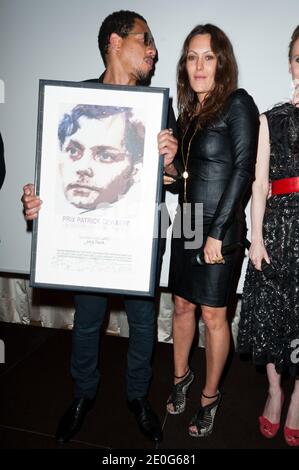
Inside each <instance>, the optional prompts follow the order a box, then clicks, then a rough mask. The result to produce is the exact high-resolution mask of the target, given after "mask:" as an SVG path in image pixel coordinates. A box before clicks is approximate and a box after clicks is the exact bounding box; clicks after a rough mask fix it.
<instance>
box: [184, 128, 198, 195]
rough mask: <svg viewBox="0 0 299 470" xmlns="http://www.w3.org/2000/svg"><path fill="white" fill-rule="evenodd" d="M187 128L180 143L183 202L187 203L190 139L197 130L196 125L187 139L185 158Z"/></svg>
mask: <svg viewBox="0 0 299 470" xmlns="http://www.w3.org/2000/svg"><path fill="white" fill-rule="evenodd" d="M191 122H192V121H191ZM189 128H190V125H189V126H188V127H187V129H186V131H185V133H184V135H183V138H182V143H181V154H182V160H183V165H184V171H183V173H182V177H183V179H184V203H185V204H186V203H187V180H188V178H189V172H188V161H189V156H190V147H191V143H192V140H193V138H194V136H195V134H196V132H197V127H195V131H194V132H193V134H192V136H191V139H190V140H189V143H188V148H187V154H186V158H185V156H184V139H185V137H186V134H187V132H188V130H189Z"/></svg>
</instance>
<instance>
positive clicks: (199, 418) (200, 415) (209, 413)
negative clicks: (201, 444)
mask: <svg viewBox="0 0 299 470" xmlns="http://www.w3.org/2000/svg"><path fill="white" fill-rule="evenodd" d="M201 394H202V396H203V397H205V398H216V400H215V401H213V403H211V404H210V405H206V406H202V405H201V406H200V408H199V410H198V411H197V413H196V415H195V416H194V417H193V418H192V420H191V422H190V424H189V435H190V436H192V437H206V436H209V435H210V434H212V432H213V426H214V420H215V415H216V411H217V408H218V406H219V403H220V400H221V393H220V392H219V391H218V392H217V394H216V395H213V396H211V397H209V396H208V395H205V394H204V393H203V392H201ZM191 426H195V427H196V431H191V430H190V427H191Z"/></svg>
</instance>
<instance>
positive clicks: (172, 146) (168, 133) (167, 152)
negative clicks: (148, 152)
mask: <svg viewBox="0 0 299 470" xmlns="http://www.w3.org/2000/svg"><path fill="white" fill-rule="evenodd" d="M158 149H159V155H163V157H164V168H165V169H166V170H167V167H168V166H169V165H171V164H172V162H173V159H174V157H175V156H176V153H177V151H178V141H177V139H176V138H175V137H174V136H173V131H172V129H164V130H163V131H161V132H159V134H158Z"/></svg>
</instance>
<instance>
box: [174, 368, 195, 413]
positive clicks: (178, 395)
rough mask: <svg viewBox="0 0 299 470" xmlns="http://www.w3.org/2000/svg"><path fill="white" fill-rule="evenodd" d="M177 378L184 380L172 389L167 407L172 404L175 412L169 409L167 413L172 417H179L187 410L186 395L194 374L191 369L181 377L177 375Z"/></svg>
mask: <svg viewBox="0 0 299 470" xmlns="http://www.w3.org/2000/svg"><path fill="white" fill-rule="evenodd" d="M175 378H176V379H183V380H181V382H178V383H177V384H175V385H174V386H173V387H172V391H171V394H170V396H169V398H168V400H167V405H169V404H171V405H172V406H173V410H172V411H170V410H169V409H168V408H167V411H168V413H170V414H172V415H179V414H181V413H183V411H184V410H185V408H186V395H187V392H188V388H189V387H190V385H191V384H192V382H193V380H194V373H193V371H192V370H191V369H190V367H189V369H188V370H187V372H186V373H185V374H184V375H182V376H181V377H178V376H177V375H175Z"/></svg>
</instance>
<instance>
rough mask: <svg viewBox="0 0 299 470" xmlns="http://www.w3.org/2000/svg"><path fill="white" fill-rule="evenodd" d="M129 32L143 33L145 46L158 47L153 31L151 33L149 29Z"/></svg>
mask: <svg viewBox="0 0 299 470" xmlns="http://www.w3.org/2000/svg"><path fill="white" fill-rule="evenodd" d="M127 34H128V35H129V34H139V35H143V43H144V45H145V46H153V47H154V48H156V45H155V40H154V37H153V35H152V33H150V32H149V31H145V32H140V33H137V32H130V33H127Z"/></svg>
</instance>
